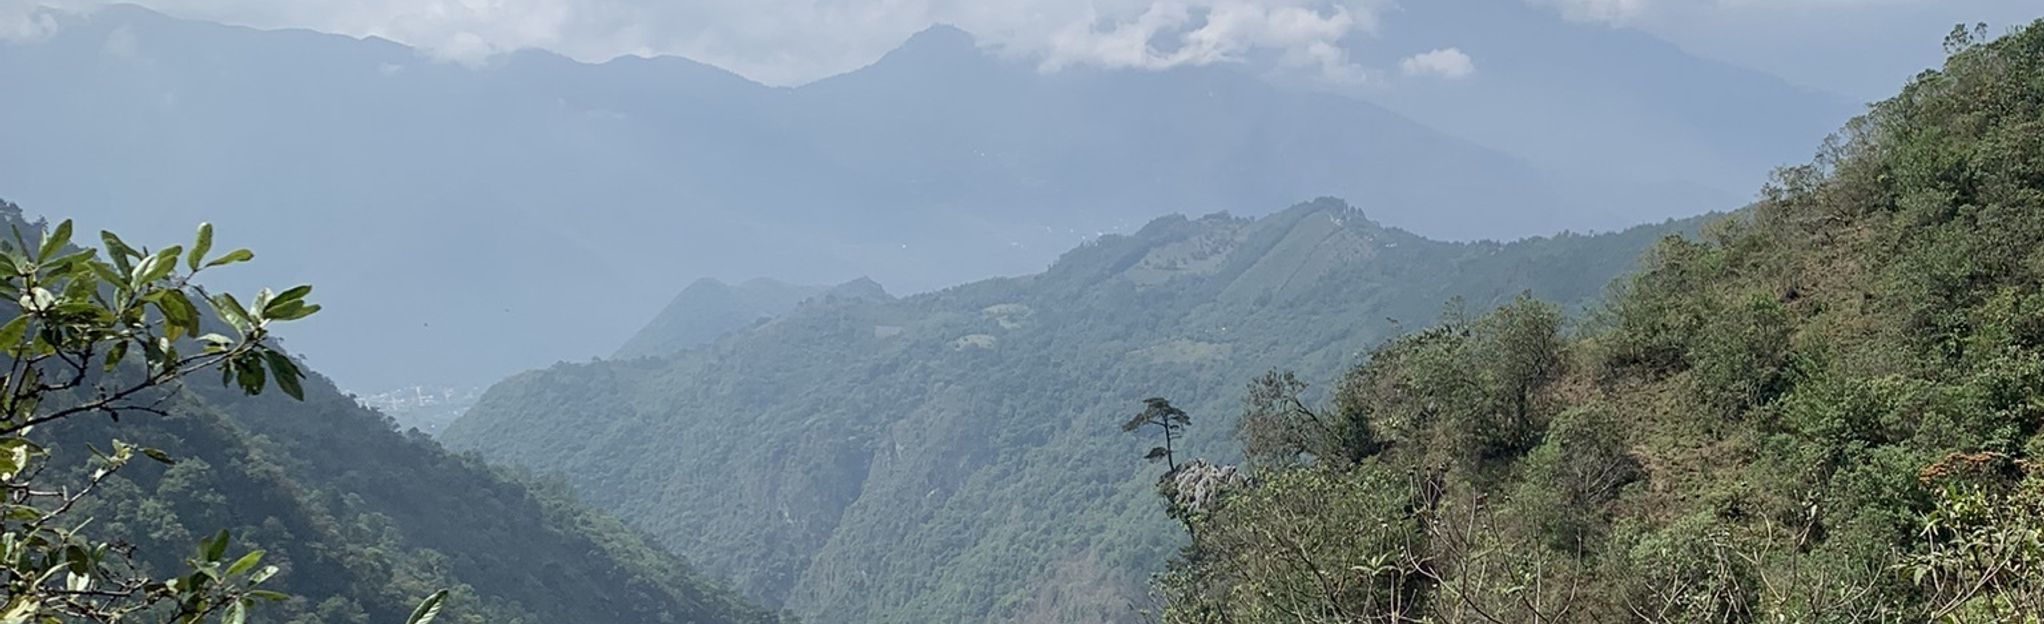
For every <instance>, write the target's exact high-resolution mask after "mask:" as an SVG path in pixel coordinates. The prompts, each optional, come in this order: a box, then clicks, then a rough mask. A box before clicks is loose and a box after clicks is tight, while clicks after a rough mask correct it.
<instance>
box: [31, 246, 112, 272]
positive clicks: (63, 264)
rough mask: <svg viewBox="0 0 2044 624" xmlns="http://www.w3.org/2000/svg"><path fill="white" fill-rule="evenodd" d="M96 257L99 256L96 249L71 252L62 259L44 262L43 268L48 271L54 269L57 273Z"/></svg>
mask: <svg viewBox="0 0 2044 624" xmlns="http://www.w3.org/2000/svg"><path fill="white" fill-rule="evenodd" d="M97 255H99V250H97V249H86V250H83V251H77V252H72V253H68V254H64V257H62V258H57V259H55V260H48V261H44V262H43V267H44V268H48V269H56V270H59V271H63V270H68V269H69V268H70V267H71V265H73V264H76V263H78V262H81V261H84V260H88V259H90V258H92V257H93V256H97Z"/></svg>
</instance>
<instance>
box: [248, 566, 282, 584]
mask: <svg viewBox="0 0 2044 624" xmlns="http://www.w3.org/2000/svg"><path fill="white" fill-rule="evenodd" d="M276 575H277V566H273V565H269V566H263V569H261V570H256V573H255V574H250V575H248V582H249V584H251V585H254V584H259V583H262V582H263V581H267V580H270V577H272V576H276Z"/></svg>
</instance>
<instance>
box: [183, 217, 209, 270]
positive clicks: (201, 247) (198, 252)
mask: <svg viewBox="0 0 2044 624" xmlns="http://www.w3.org/2000/svg"><path fill="white" fill-rule="evenodd" d="M209 251H213V224H211V223H200V224H199V239H198V240H197V241H194V242H193V243H192V253H191V255H190V256H188V257H186V258H185V267H187V268H189V269H191V270H193V271H197V270H199V262H200V261H201V260H204V259H206V252H209Z"/></svg>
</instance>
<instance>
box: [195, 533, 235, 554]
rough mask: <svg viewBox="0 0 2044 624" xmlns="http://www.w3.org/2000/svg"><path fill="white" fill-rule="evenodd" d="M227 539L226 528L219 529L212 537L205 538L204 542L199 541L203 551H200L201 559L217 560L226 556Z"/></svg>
mask: <svg viewBox="0 0 2044 624" xmlns="http://www.w3.org/2000/svg"><path fill="white" fill-rule="evenodd" d="M227 541H228V535H227V529H220V532H219V533H214V534H213V537H210V538H207V539H206V541H205V542H203V543H201V547H202V548H203V549H204V552H202V553H200V555H201V556H200V559H201V560H203V561H219V560H220V558H221V557H225V556H227Z"/></svg>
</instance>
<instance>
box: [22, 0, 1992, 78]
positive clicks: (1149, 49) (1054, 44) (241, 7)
mask: <svg viewBox="0 0 2044 624" xmlns="http://www.w3.org/2000/svg"><path fill="white" fill-rule="evenodd" d="M116 1H119V0H0V40H5V39H29V38H37V37H42V36H47V35H48V33H49V32H50V30H51V29H52V28H54V27H55V25H56V24H55V23H54V22H52V21H51V20H50V19H49V17H48V15H47V14H45V13H40V12H37V11H35V10H33V7H34V5H35V4H37V3H47V4H52V5H55V6H59V7H64V8H71V9H77V8H89V7H94V6H100V5H105V4H109V3H112V2H116ZM131 1H134V2H139V3H141V4H143V5H146V6H149V7H151V8H154V9H156V10H160V11H164V12H167V13H171V14H174V15H180V16H186V17H193V18H200V19H210V20H217V21H222V22H227V23H234V24H243V25H249V26H256V27H265V28H279V27H292V28H310V29H314V30H321V31H326V32H335V33H342V34H348V35H355V36H371V35H373V36H380V37H383V38H387V39H392V40H395V41H399V42H402V43H406V44H409V45H412V46H414V47H418V48H420V49H423V50H427V51H428V53H429V54H432V55H434V56H436V57H438V58H441V59H445V60H451V61H457V62H464V63H474V62H478V61H481V60H483V59H486V58H488V57H490V56H492V55H496V54H500V53H503V52H506V51H510V50H516V49H520V48H543V49H547V50H552V51H555V52H559V53H562V54H566V55H568V56H571V57H575V58H578V59H582V60H587V61H601V60H607V59H610V58H614V57H617V56H621V55H642V56H645V55H655V54H673V55H679V56H685V57H688V58H692V59H695V60H699V61H703V62H707V63H710V64H713V65H717V66H719V67H724V68H727V69H730V70H732V71H736V72H738V73H740V74H744V75H746V76H748V77H751V78H753V79H755V80H759V81H762V82H766V83H769V84H796V83H802V82H807V81H810V80H814V79H817V78H822V77H825V76H829V75H833V74H837V73H842V72H845V71H849V70H852V69H856V68H858V67H859V66H861V65H864V64H866V63H870V62H872V61H873V60H874V59H876V58H879V57H880V56H881V55H882V54H885V53H886V52H887V51H888V50H891V49H893V48H894V47H895V46H896V45H898V44H900V43H901V41H902V40H903V39H905V38H907V37H908V36H909V35H911V34H913V33H915V32H916V31H918V30H922V29H924V28H927V27H929V26H930V25H932V24H940V23H945V24H953V25H956V26H959V27H961V28H963V29H965V30H967V31H970V32H972V33H973V34H974V35H976V36H977V37H978V38H979V39H980V42H981V43H982V45H985V46H986V47H988V48H990V49H993V50H996V51H999V52H1002V53H1004V54H1009V55H1013V56H1016V57H1021V58H1027V59H1031V60H1033V61H1034V62H1037V63H1039V64H1040V65H1041V66H1042V67H1043V68H1045V69H1047V70H1056V69H1061V68H1068V67H1078V66H1095V67H1124V68H1153V69H1154V68H1166V67H1178V66H1185V65H1201V64H1210V63H1226V62H1233V61H1237V60H1241V59H1252V58H1253V59H1274V60H1276V61H1277V62H1278V63H1280V64H1282V65H1285V66H1287V67H1290V68H1293V69H1298V70H1303V71H1306V72H1310V73H1313V74H1315V75H1318V76H1321V77H1323V78H1328V79H1334V80H1343V81H1352V80H1360V78H1361V76H1363V75H1364V73H1365V71H1364V69H1363V67H1361V66H1360V64H1361V62H1371V63H1380V62H1384V61H1382V60H1376V61H1371V60H1366V59H1352V58H1350V57H1349V55H1348V53H1347V52H1346V50H1347V49H1349V48H1350V47H1351V46H1349V45H1347V44H1349V43H1352V42H1353V40H1354V38H1357V37H1369V36H1371V35H1372V34H1373V33H1375V31H1376V30H1377V28H1378V27H1379V16H1380V14H1381V13H1383V12H1384V11H1385V10H1386V9H1389V8H1391V7H1393V6H1394V5H1395V4H1396V3H1398V2H1408V3H1415V2H1433V1H1435V0H131ZM1522 1H1524V2H1528V3H1532V4H1535V5H1540V6H1546V7H1549V8H1551V9H1552V10H1554V11H1556V12H1557V13H1558V14H1560V15H1562V16H1565V17H1567V18H1568V19H1573V20H1578V21H1590V22H1598V23H1607V24H1612V25H1619V26H1628V27H1635V28H1643V29H1647V30H1650V31H1653V32H1663V31H1670V30H1671V29H1673V28H1674V27H1673V26H1670V25H1669V24H1671V23H1674V24H1675V25H1677V26H1679V25H1681V24H1687V23H1693V22H1699V21H1705V20H1701V19H1699V16H1718V15H1732V14H1740V15H1744V14H1763V13H1768V12H1779V11H1782V10H1783V9H1782V7H1789V6H1794V7H1805V8H1808V9H1810V12H1813V13H1821V14H1836V13H1839V12H1841V11H1842V10H1844V9H1847V8H1859V7H1871V6H1903V5H1912V6H1924V5H1928V4H1936V3H1939V2H1948V1H1958V0H1522ZM1978 1H1980V2H2002V1H2007V2H2013V1H2014V0H1978ZM1833 9H1837V10H1833ZM1809 21H1821V20H1820V19H1819V18H1816V17H1811V18H1808V19H1799V20H1798V23H1802V22H1809Z"/></svg>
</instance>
